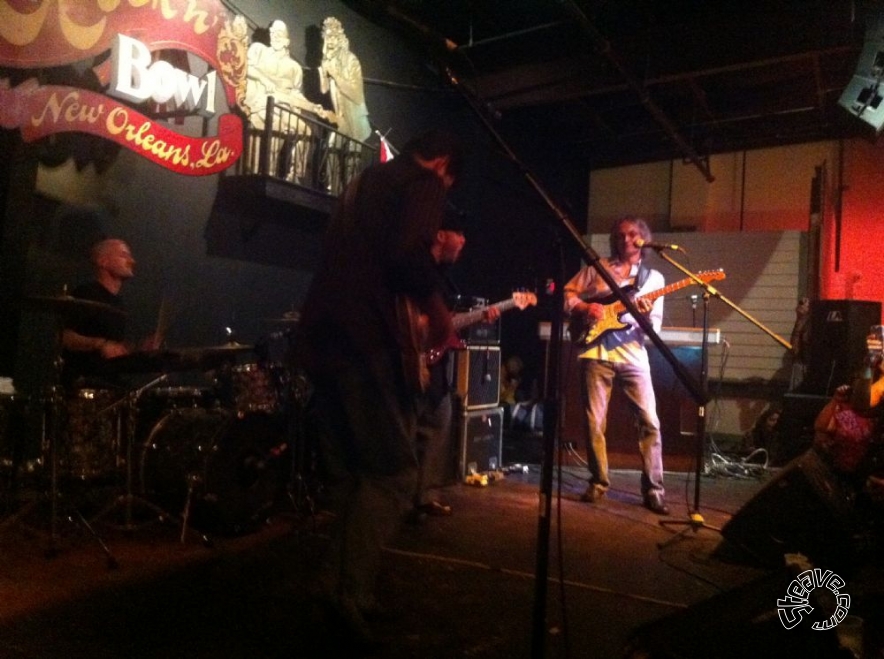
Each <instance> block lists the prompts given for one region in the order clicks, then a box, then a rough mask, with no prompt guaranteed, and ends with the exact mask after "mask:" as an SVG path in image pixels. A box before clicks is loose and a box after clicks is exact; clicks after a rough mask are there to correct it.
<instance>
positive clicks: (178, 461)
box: [139, 408, 289, 535]
mask: <svg viewBox="0 0 884 659" xmlns="http://www.w3.org/2000/svg"><path fill="white" fill-rule="evenodd" d="M288 455H289V452H288V450H287V447H286V445H285V434H284V427H283V425H282V423H281V422H280V421H279V420H276V419H274V418H272V417H268V416H266V415H250V416H246V417H244V418H238V417H237V416H236V415H235V414H233V413H232V412H230V411H229V410H222V409H212V410H206V409H200V408H191V409H181V410H172V411H170V412H168V413H167V414H166V415H165V416H163V417H162V418H161V419H160V420H159V421H158V422H157V424H156V425H155V426H154V428H153V430H152V431H151V432H150V434H149V435H148V437H147V439H146V440H145V442H144V445H143V446H142V451H141V466H140V469H139V481H140V490H141V494H142V495H143V496H144V498H145V499H147V500H148V501H152V502H154V503H155V504H156V505H158V506H159V507H161V508H163V509H164V510H165V511H166V512H168V513H171V514H173V515H178V516H183V515H184V511H185V506H186V505H187V501H188V491H190V495H189V496H190V511H189V514H190V517H189V520H188V521H189V524H190V525H192V526H193V527H194V528H197V529H201V530H205V531H211V532H214V533H219V534H222V535H242V534H245V533H250V532H253V531H256V530H257V529H258V528H259V527H260V525H261V524H262V523H263V522H264V521H265V520H266V518H267V515H268V514H269V511H270V508H271V507H272V505H273V502H274V499H275V497H276V495H277V494H278V493H279V492H280V491H284V486H285V483H284V481H283V480H282V476H283V475H284V474H287V473H289V468H288V465H287V462H288V461H289V459H288V457H287V456H288Z"/></svg>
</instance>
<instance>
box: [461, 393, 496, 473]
mask: <svg viewBox="0 0 884 659" xmlns="http://www.w3.org/2000/svg"><path fill="white" fill-rule="evenodd" d="M459 418H460V429H459V434H460V451H459V459H458V475H459V476H460V478H461V479H463V478H466V477H467V476H468V475H470V474H474V473H482V472H485V471H495V470H497V469H500V467H501V458H502V451H503V408H502V407H494V408H488V409H484V410H467V411H465V412H463V413H462V414H461V415H460V417H459Z"/></svg>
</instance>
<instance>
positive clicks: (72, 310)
mask: <svg viewBox="0 0 884 659" xmlns="http://www.w3.org/2000/svg"><path fill="white" fill-rule="evenodd" d="M21 303H22V304H23V305H24V306H26V307H31V308H33V309H37V310H39V311H51V312H54V313H59V314H66V315H70V314H76V313H88V312H92V311H101V312H107V313H113V314H118V315H120V316H125V315H126V312H125V311H124V310H123V309H118V308H117V307H115V306H113V305H110V304H105V303H104V302H95V301H94V300H84V299H82V298H79V297H73V296H71V295H57V296H47V295H31V296H29V297H26V298H23V299H22V300H21Z"/></svg>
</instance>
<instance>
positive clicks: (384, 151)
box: [378, 133, 396, 162]
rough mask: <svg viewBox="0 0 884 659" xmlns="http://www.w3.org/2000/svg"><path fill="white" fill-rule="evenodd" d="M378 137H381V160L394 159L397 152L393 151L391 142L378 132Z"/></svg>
mask: <svg viewBox="0 0 884 659" xmlns="http://www.w3.org/2000/svg"><path fill="white" fill-rule="evenodd" d="M378 137H380V138H381V153H380V158H381V162H388V161H390V160H392V159H393V158H394V157H395V155H396V154H394V153H393V147H392V146H390V143H389V142H388V141H387V138H386V137H384V136H383V135H381V134H380V133H379V134H378Z"/></svg>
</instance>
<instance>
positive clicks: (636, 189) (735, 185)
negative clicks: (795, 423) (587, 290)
mask: <svg viewBox="0 0 884 659" xmlns="http://www.w3.org/2000/svg"><path fill="white" fill-rule="evenodd" d="M882 150H884V146H882V145H880V144H875V143H873V142H871V141H866V140H849V141H845V142H844V143H840V142H819V143H812V144H803V145H795V146H790V147H780V148H775V149H761V150H757V151H749V152H745V153H731V154H720V155H714V156H711V158H710V167H711V169H712V172H713V173H714V175H715V181H714V182H713V183H707V182H706V181H705V179H704V178H703V177H702V176H701V174H700V173H699V172H698V171H697V170H696V168H695V167H694V166H693V165H690V164H686V163H682V162H675V161H673V162H671V163H650V164H647V165H640V166H634V167H623V168H617V169H612V170H604V171H597V172H592V174H591V176H590V185H589V188H590V190H589V199H588V220H587V227H588V229H589V231H591V232H594V233H600V232H606V231H607V230H608V229H609V227H610V224H611V222H612V221H613V220H614V219H615V218H618V217H622V216H624V215H629V214H639V215H642V216H644V217H646V218H647V219H648V220H649V222H650V223H651V225H652V227H653V228H654V230H655V231H656V232H658V233H657V234H655V238H658V239H660V240H662V241H666V242H673V243H678V244H685V245H694V244H698V243H697V242H696V241H698V240H699V241H700V242H699V244H702V245H703V247H702V248H701V249H700V251H699V252H697V251H696V250H691V253H692V255H695V254H697V253H699V254H700V255H701V258H700V259H696V257H694V258H692V260H693V261H694V262H693V263H691V266H692V267H693V268H695V269H701V267H705V265H708V264H710V262H711V264H712V265H715V263H716V262H718V263H725V262H726V261H728V260H729V256H730V259H733V260H734V261H735V263H734V265H732V266H731V267H729V268H728V274H729V278H728V280H727V281H725V282H722V283H721V286H720V289H721V290H722V292H724V293H725V294H726V295H727V296H728V297H729V298H731V299H733V300H734V301H735V302H737V303H738V304H739V305H740V306H741V307H744V308H745V310H746V311H748V312H749V313H751V314H752V315H753V316H755V317H757V319H758V320H760V321H762V323H763V324H765V325H766V326H768V327H769V328H770V329H772V330H774V331H775V332H776V333H777V334H779V335H780V336H782V337H784V338H785V339H787V340H788V338H789V331H790V327H791V320H794V316H793V315H792V314H793V311H794V305H795V296H800V295H803V294H805V293H806V292H811V293H812V292H813V291H814V290H819V298H820V299H857V300H873V301H881V300H882V298H884V295H882V293H881V291H882V290H884V253H882V252H881V250H878V249H876V248H874V247H873V246H872V245H871V243H872V241H873V240H874V236H875V235H876V234H877V232H878V230H879V228H884V214H882V211H881V204H880V199H882V198H884V179H882V177H881V175H880V171H881V165H880V163H881V161H882V155H884V153H882ZM842 162H843V169H841V164H842ZM818 174H819V175H820V177H821V180H822V185H821V192H820V195H819V198H817V199H814V198H813V194H812V187H813V185H812V182H813V179H814V177H815V176H817V175H818ZM839 190H841V191H843V196H841V197H840V198H839ZM817 226H819V232H820V233H819V239H818V238H817V235H816V227H817ZM666 231H670V232H676V233H660V232H666ZM767 231H785V232H786V233H784V234H782V235H783V236H784V242H783V243H782V244H781V245H780V247H779V248H778V249H777V250H774V251H771V250H768V249H764V248H760V247H759V246H758V245H756V244H754V237H755V234H759V233H761V232H767ZM678 232H684V233H678ZM719 232H722V233H720V234H719ZM719 235H720V238H721V240H720V244H719ZM741 236H742V237H741ZM731 241H736V243H734V242H731ZM599 245H600V246H601V249H602V250H603V252H602V253H607V247H606V243H605V241H604V240H601V242H599ZM729 251H730V252H731V253H730V255H729V254H728V252H729ZM709 257H711V259H710V258H709ZM701 261H702V263H701ZM816 262H819V263H820V266H819V268H818V270H817V269H815V268H814V263H816ZM670 272H671V271H670ZM732 273H733V274H734V275H735V276H736V277H739V279H740V280H741V283H740V284H739V286H738V287H737V288H738V289H739V290H740V291H741V294H736V295H735V294H734V293H735V288H734V285H735V280H734V277H731V276H730V275H731V274H732ZM669 276H670V274H669V273H667V278H669ZM782 285H785V287H783V286H782ZM774 291H776V293H774ZM743 294H747V295H746V296H744V295H743ZM711 306H712V309H713V313H718V312H716V311H715V309H716V308H720V305H719V304H718V303H716V302H715V301H713V303H712V305H711ZM671 307H672V305H670V308H671ZM790 319H791V320H790ZM672 320H673V319H671V318H667V320H666V324H668V323H669V322H671V321H672ZM712 324H713V325H722V328H723V329H724V330H726V331H724V332H723V334H724V336H725V337H726V338H727V340H728V343H729V344H730V354H728V355H724V354H722V353H721V352H720V351H721V348H713V349H712V350H711V351H710V377H712V378H713V379H718V376H717V374H716V372H715V369H716V367H717V365H718V364H725V363H726V368H725V369H724V372H723V376H722V377H721V379H722V380H723V381H727V380H728V379H730V378H733V377H735V378H736V379H737V380H746V381H747V382H757V383H758V384H759V385H762V387H761V388H762V389H763V393H762V394H759V395H755V396H753V395H747V394H745V393H742V394H741V393H739V389H736V390H735V389H734V388H733V387H730V388H728V389H727V390H726V391H724V392H723V393H718V394H717V395H716V397H715V399H714V401H713V406H712V414H711V418H710V428H713V429H714V430H715V431H718V432H721V433H724V434H741V433H742V432H743V431H745V430H746V429H748V427H749V426H751V424H752V422H753V421H754V418H755V417H756V416H757V414H758V413H760V412H761V411H762V410H763V409H764V408H765V407H766V406H767V405H768V404H769V402H770V400H769V399H770V398H771V397H774V398H776V396H777V394H776V392H777V390H778V388H777V387H774V388H773V389H772V390H771V388H770V387H769V386H768V385H770V384H771V383H772V382H773V383H776V381H783V379H784V378H785V377H786V375H787V369H788V358H787V357H786V356H785V352H784V351H783V350H782V348H781V347H780V346H779V345H778V344H777V343H776V342H774V341H772V340H771V339H770V338H769V337H768V336H767V335H766V334H764V333H763V332H761V331H758V330H756V329H755V328H753V327H752V326H751V325H749V324H748V322H746V321H742V320H739V319H736V318H735V317H734V318H731V319H730V320H725V319H724V318H721V317H719V318H717V319H715V318H714V317H713V323H712ZM716 353H718V354H716ZM725 357H726V360H725ZM713 384H714V383H713ZM749 386H751V385H749ZM712 393H716V391H715V389H713V391H712Z"/></svg>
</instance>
